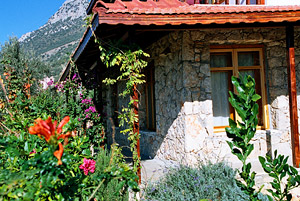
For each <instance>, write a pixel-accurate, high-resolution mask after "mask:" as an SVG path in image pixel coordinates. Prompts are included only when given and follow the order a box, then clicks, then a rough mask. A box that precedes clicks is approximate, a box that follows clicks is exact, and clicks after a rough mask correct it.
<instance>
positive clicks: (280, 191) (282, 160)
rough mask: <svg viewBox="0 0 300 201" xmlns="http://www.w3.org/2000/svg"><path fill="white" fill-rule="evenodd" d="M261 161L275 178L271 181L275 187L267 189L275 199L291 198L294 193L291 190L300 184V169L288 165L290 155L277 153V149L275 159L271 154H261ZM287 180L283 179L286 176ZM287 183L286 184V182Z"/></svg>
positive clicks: (264, 167) (266, 170)
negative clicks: (299, 171)
mask: <svg viewBox="0 0 300 201" xmlns="http://www.w3.org/2000/svg"><path fill="white" fill-rule="evenodd" d="M259 161H260V163H261V165H262V167H263V169H264V171H265V172H266V173H268V174H269V176H270V177H272V178H273V181H272V182H271V183H270V184H271V186H272V188H273V189H267V191H268V192H270V193H271V195H272V196H273V199H274V200H278V201H279V200H280V201H281V200H291V199H292V194H291V193H290V190H292V189H293V188H295V187H298V186H299V185H300V175H299V174H298V171H297V170H296V169H295V168H294V167H292V166H290V165H288V163H287V161H288V156H287V157H284V156H283V155H281V154H279V155H277V150H275V152H274V159H272V158H271V156H269V155H266V157H265V158H264V157H262V156H259ZM286 177H288V178H287V180H286V182H284V181H283V180H284V179H285V178H286ZM284 183H286V184H284Z"/></svg>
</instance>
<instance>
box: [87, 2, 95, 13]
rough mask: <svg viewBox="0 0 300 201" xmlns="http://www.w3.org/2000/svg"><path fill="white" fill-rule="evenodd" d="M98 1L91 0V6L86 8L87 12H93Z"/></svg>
mask: <svg viewBox="0 0 300 201" xmlns="http://www.w3.org/2000/svg"><path fill="white" fill-rule="evenodd" d="M96 2H97V0H91V1H90V4H89V6H88V7H87V9H86V14H87V15H90V14H92V12H93V8H94V6H95V3H96Z"/></svg>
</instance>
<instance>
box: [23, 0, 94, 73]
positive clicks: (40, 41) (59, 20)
mask: <svg viewBox="0 0 300 201" xmlns="http://www.w3.org/2000/svg"><path fill="white" fill-rule="evenodd" d="M88 4H89V0H66V1H65V2H64V3H63V5H62V6H61V7H60V8H59V10H58V11H57V12H56V13H55V14H54V15H53V16H52V17H50V19H49V20H48V22H47V23H46V24H45V25H43V26H42V27H40V28H39V29H37V30H35V31H32V32H29V33H26V34H24V35H23V36H22V37H20V39H19V41H20V42H21V45H22V47H24V48H25V50H26V51H27V50H28V51H33V52H34V53H35V54H36V55H37V56H40V57H41V58H42V59H43V60H44V61H45V62H47V63H49V64H50V65H51V74H52V75H54V76H56V77H58V76H59V73H60V72H61V70H62V69H63V67H64V66H65V65H66V63H67V61H68V59H69V57H70V54H71V53H72V51H73V50H74V49H75V47H76V46H77V44H78V42H79V40H80V38H81V37H82V35H83V32H84V30H85V28H84V27H83V25H84V23H85V22H84V18H85V17H86V13H85V10H86V8H87V6H88Z"/></svg>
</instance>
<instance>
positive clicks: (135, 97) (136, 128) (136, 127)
mask: <svg viewBox="0 0 300 201" xmlns="http://www.w3.org/2000/svg"><path fill="white" fill-rule="evenodd" d="M132 99H133V100H139V96H138V90H137V88H136V85H134V86H133V96H132ZM133 110H134V114H135V115H136V117H138V115H139V105H138V101H134V103H133ZM133 132H134V133H137V134H138V135H139V134H140V129H139V120H137V121H136V122H134V125H133ZM136 146H137V147H136V149H137V155H138V157H139V159H140V158H141V152H140V139H138V140H137V145H136ZM137 171H138V172H137V175H138V177H139V182H138V183H139V184H141V179H142V177H141V164H139V167H138V170H137Z"/></svg>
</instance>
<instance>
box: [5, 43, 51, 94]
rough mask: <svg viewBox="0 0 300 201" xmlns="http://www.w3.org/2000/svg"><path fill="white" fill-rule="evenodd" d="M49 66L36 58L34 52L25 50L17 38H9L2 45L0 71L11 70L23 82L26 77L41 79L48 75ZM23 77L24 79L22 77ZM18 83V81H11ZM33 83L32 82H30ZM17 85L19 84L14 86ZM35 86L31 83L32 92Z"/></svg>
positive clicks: (7, 71)
mask: <svg viewBox="0 0 300 201" xmlns="http://www.w3.org/2000/svg"><path fill="white" fill-rule="evenodd" d="M49 68H50V67H49V66H48V65H46V64H45V63H44V62H42V61H41V60H40V59H38V58H37V57H36V56H35V55H34V53H32V52H30V51H25V49H23V48H22V47H21V45H20V42H19V41H18V39H17V38H10V39H9V41H7V42H6V43H5V44H4V45H3V46H1V52H0V73H1V74H3V73H5V72H6V73H9V70H11V71H13V73H14V75H15V76H16V77H17V78H19V80H22V78H23V80H22V81H23V82H22V83H23V84H24V83H25V82H27V81H28V80H26V78H32V79H33V80H38V79H41V78H42V77H45V76H47V75H49ZM24 78H25V79H24ZM12 84H19V83H12ZM30 84H33V83H30ZM15 87H19V86H17V85H16V86H15ZM36 88H37V85H33V89H32V92H34V90H35V89H36Z"/></svg>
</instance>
